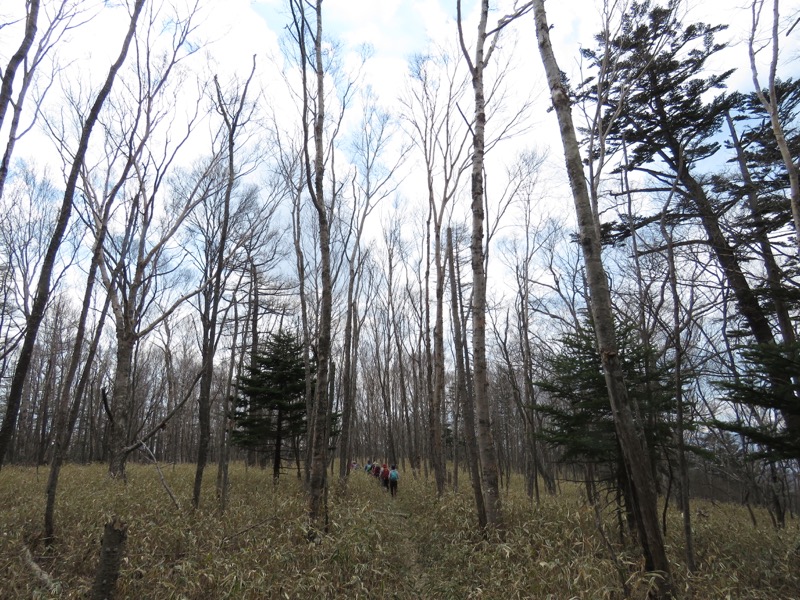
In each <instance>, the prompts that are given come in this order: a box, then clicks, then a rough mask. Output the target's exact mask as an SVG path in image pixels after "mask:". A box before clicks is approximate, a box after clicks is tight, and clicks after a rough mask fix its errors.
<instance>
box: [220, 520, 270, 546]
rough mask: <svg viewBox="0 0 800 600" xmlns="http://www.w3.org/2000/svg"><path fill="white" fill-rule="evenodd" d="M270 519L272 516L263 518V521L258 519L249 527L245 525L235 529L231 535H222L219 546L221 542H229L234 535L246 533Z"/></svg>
mask: <svg viewBox="0 0 800 600" xmlns="http://www.w3.org/2000/svg"><path fill="white" fill-rule="evenodd" d="M270 519H272V517H269V518H267V519H264V520H263V521H259V522H258V523H255V524H254V525H250V526H249V527H245V528H244V529H242V530H241V531H237V532H236V533H234V534H233V535H229V536H227V537H224V538H222V540H221V541H220V543H219V545H220V546H222V545H223V544H227V543H228V542H230V541H231V540H232V539H233V538H235V537H239V536H240V535H242V534H243V533H247V532H248V531H252V530H253V529H255V528H256V527H261V526H262V525H264V524H265V523H267V522H268V521H269V520H270Z"/></svg>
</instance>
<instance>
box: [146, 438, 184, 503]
mask: <svg viewBox="0 0 800 600" xmlns="http://www.w3.org/2000/svg"><path fill="white" fill-rule="evenodd" d="M139 444H140V446H139V447H140V449H142V451H144V450H146V451H147V454H148V455H149V456H150V460H152V461H153V464H154V465H155V466H156V471H158V476H159V477H160V478H161V485H163V486H164V489H165V490H167V494H169V497H170V498H172V503H173V504H174V505H175V508H177V509H178V510H180V509H181V505H180V504H178V500H177V499H176V498H175V494H173V493H172V490H171V489H169V484H168V483H167V480H166V479H165V478H164V473H162V471H161V466H160V465H159V464H158V461H157V460H156V457H155V454H153V451H152V450H150V448H149V447H148V446H147V444H145V443H144V442H142V441H141V440H140V441H139Z"/></svg>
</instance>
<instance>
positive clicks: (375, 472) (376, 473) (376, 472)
mask: <svg viewBox="0 0 800 600" xmlns="http://www.w3.org/2000/svg"><path fill="white" fill-rule="evenodd" d="M372 476H373V477H374V478H375V479H378V480H380V476H381V466H380V465H379V464H378V463H372Z"/></svg>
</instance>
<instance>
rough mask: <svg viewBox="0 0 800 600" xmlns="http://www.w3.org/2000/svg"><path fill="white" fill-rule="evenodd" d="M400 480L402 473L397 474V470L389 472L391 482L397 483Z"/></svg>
mask: <svg viewBox="0 0 800 600" xmlns="http://www.w3.org/2000/svg"><path fill="white" fill-rule="evenodd" d="M398 479H400V473H398V472H397V469H392V470H391V471H390V472H389V481H397V480H398Z"/></svg>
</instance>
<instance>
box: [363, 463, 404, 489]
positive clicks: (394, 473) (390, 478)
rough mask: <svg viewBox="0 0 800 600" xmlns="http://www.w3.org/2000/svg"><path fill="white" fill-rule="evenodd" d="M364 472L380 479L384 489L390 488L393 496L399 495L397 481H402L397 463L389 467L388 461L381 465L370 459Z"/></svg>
mask: <svg viewBox="0 0 800 600" xmlns="http://www.w3.org/2000/svg"><path fill="white" fill-rule="evenodd" d="M364 472H365V473H366V474H367V475H372V476H373V477H374V478H375V479H377V480H378V481H380V483H381V485H382V486H383V489H385V490H388V491H389V492H390V493H391V494H392V497H395V496H397V482H398V481H400V472H399V471H398V470H397V465H392V466H391V468H389V466H388V465H387V464H386V463H383V464H382V465H380V464H378V463H377V462H372V459H369V460H367V464H366V465H365V466H364Z"/></svg>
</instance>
